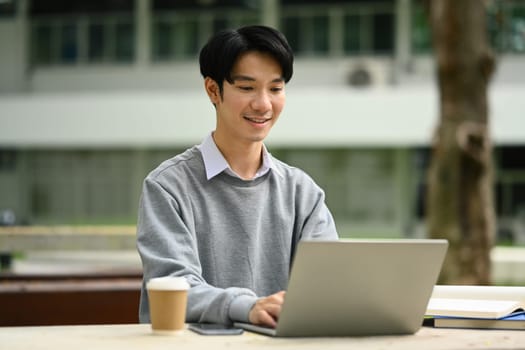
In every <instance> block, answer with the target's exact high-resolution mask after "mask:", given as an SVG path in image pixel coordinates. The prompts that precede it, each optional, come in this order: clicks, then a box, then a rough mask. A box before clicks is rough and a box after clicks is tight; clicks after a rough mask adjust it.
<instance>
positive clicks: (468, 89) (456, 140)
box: [427, 0, 495, 284]
mask: <svg viewBox="0 0 525 350" xmlns="http://www.w3.org/2000/svg"><path fill="white" fill-rule="evenodd" d="M428 6H429V19H430V26H431V28H432V40H433V48H434V57H435V59H436V65H437V67H436V68H437V78H438V83H439V93H440V119H439V123H438V126H437V129H436V132H435V138H434V141H433V143H434V144H433V153H432V160H431V164H430V169H429V178H428V185H429V186H428V195H427V209H428V210H427V220H428V222H427V228H428V230H429V236H430V237H432V238H447V239H448V241H449V244H450V245H449V251H448V253H447V257H446V259H445V263H444V266H443V269H442V273H441V276H440V281H439V283H443V284H490V250H491V247H492V244H493V236H494V232H495V214H494V202H493V194H492V145H491V142H490V133H489V117H488V101H487V88H488V84H489V80H490V77H491V75H492V72H493V68H494V58H493V56H492V53H491V50H490V48H489V45H488V41H487V35H486V23H485V18H486V3H485V1H483V0H430V1H429V2H428Z"/></svg>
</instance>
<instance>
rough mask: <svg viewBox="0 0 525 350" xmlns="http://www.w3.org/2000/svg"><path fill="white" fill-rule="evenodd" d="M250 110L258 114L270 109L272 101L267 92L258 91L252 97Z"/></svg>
mask: <svg viewBox="0 0 525 350" xmlns="http://www.w3.org/2000/svg"><path fill="white" fill-rule="evenodd" d="M252 109H253V110H254V111H259V112H267V111H269V110H271V109H272V100H271V96H270V95H269V94H268V92H266V91H260V92H258V93H257V94H255V95H254V97H253V100H252Z"/></svg>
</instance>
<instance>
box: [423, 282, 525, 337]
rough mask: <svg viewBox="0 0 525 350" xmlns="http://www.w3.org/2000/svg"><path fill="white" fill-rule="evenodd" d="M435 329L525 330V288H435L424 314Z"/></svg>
mask: <svg viewBox="0 0 525 350" xmlns="http://www.w3.org/2000/svg"><path fill="white" fill-rule="evenodd" d="M425 315H426V316H427V317H432V318H433V324H434V327H457V328H483V329H484V328H491V329H525V287H511V286H458V285H453V286H440V285H437V286H435V287H434V290H433V292H432V295H431V297H430V300H429V302H428V305H427V310H426V312H425Z"/></svg>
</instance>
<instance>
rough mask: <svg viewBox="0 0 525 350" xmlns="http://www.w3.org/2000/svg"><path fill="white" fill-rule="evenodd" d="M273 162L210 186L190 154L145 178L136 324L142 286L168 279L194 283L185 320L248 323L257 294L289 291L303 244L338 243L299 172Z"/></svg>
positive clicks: (316, 194) (144, 304)
mask: <svg viewBox="0 0 525 350" xmlns="http://www.w3.org/2000/svg"><path fill="white" fill-rule="evenodd" d="M273 161H274V164H275V166H276V167H277V168H278V171H270V172H268V173H267V174H266V175H264V176H262V177H259V178H256V179H255V180H251V181H244V180H241V179H239V178H236V177H233V176H230V175H228V174H226V173H225V172H222V173H220V174H219V175H217V176H215V177H213V178H211V179H210V180H207V178H206V171H205V166H204V162H203V158H202V155H201V153H200V150H199V149H198V148H197V147H193V148H190V149H188V150H187V151H185V152H184V153H182V154H180V155H178V156H176V157H174V158H172V159H169V160H167V161H165V162H163V163H162V164H161V165H160V166H159V167H158V168H156V169H155V170H153V171H152V172H151V173H150V174H149V175H148V176H147V177H146V179H145V180H144V184H143V190H142V196H141V200H140V205H139V215H138V224H137V248H138V251H139V254H140V256H141V259H142V264H143V269H144V282H143V285H142V293H141V300H140V310H139V319H140V321H141V322H149V307H148V299H147V291H146V289H145V283H146V282H147V281H148V280H149V279H150V278H153V277H159V276H166V275H173V276H183V277H185V278H186V280H187V281H188V282H189V284H190V286H191V288H190V290H189V292H188V305H187V312H186V321H187V322H211V323H224V324H229V323H231V322H232V321H243V322H247V321H248V314H249V311H250V309H251V307H252V306H253V304H254V303H255V301H256V300H257V298H258V297H262V296H267V295H270V294H273V293H276V292H278V291H280V290H285V289H286V287H287V281H288V275H289V269H290V263H291V261H292V259H293V252H294V251H295V246H296V244H297V242H298V241H299V240H300V239H305V238H308V239H331V240H333V239H337V232H336V228H335V224H334V220H333V218H332V215H331V214H330V211H329V210H328V208H327V207H326V205H325V202H324V199H325V197H324V192H323V191H322V190H321V189H320V188H319V187H318V186H317V185H316V184H315V183H314V181H313V180H312V179H311V178H310V177H309V176H308V175H306V174H305V173H304V172H303V171H301V170H299V169H297V168H294V167H291V166H289V165H286V164H285V163H283V162H280V161H278V160H277V159H275V158H273Z"/></svg>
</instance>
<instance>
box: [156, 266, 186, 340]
mask: <svg viewBox="0 0 525 350" xmlns="http://www.w3.org/2000/svg"><path fill="white" fill-rule="evenodd" d="M146 288H147V290H148V301H149V315H150V320H151V328H152V330H153V332H154V333H157V334H175V333H178V332H179V331H180V330H182V329H183V328H184V324H185V319H186V302H187V299H188V289H189V288H190V285H189V284H188V282H187V281H186V279H185V278H183V277H170V276H167V277H157V278H152V279H150V280H149V281H148V283H147V284H146Z"/></svg>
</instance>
